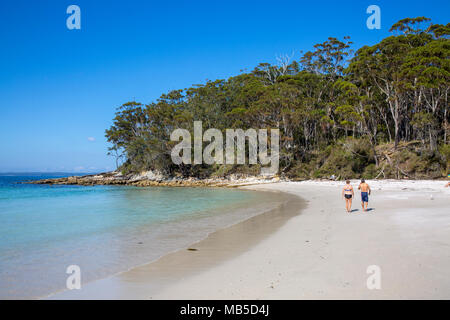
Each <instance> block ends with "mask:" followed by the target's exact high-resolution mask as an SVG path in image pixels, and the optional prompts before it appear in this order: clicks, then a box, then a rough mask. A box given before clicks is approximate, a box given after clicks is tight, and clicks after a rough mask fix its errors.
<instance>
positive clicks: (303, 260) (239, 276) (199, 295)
mask: <svg viewBox="0 0 450 320" xmlns="http://www.w3.org/2000/svg"><path fill="white" fill-rule="evenodd" d="M367 182H368V183H369V185H370V186H371V188H372V195H371V196H370V202H369V208H370V209H371V210H370V211H368V212H362V210H361V205H360V201H359V200H360V195H359V192H358V191H357V190H356V189H357V188H356V187H357V185H358V183H359V181H356V180H353V181H352V184H353V186H354V187H355V191H356V192H355V200H354V202H353V209H358V210H357V211H354V212H352V213H351V214H348V213H347V212H346V211H345V208H344V201H343V200H342V198H341V188H342V186H343V182H332V181H330V182H328V181H326V182H319V181H306V182H280V183H272V184H261V185H252V186H245V187H243V188H251V189H255V190H271V191H278V192H279V191H281V192H287V193H290V194H293V195H297V196H299V197H301V198H302V199H304V201H303V202H301V201H300V202H297V203H293V204H292V205H291V207H287V208H284V209H283V210H284V211H283V210H280V211H279V212H276V214H278V215H284V214H286V212H287V211H286V210H289V211H292V210H295V211H300V214H299V215H296V216H293V217H290V218H289V219H286V220H283V221H281V220H277V219H276V215H274V214H272V215H271V216H266V217H265V218H264V219H263V220H261V219H262V218H260V220H258V219H255V218H258V217H255V218H253V219H254V220H253V222H248V221H247V223H246V222H242V223H240V224H238V225H235V226H233V227H230V228H227V229H224V230H221V231H218V232H216V233H214V234H211V235H210V237H209V239H205V240H203V241H202V242H200V243H198V244H194V245H193V246H192V247H193V248H195V249H197V251H188V250H181V251H179V252H175V253H172V254H170V255H168V256H165V257H163V258H161V259H160V260H158V261H156V262H154V263H151V264H148V265H145V266H140V267H137V268H135V269H132V270H130V271H127V272H124V273H122V274H119V275H116V276H113V277H110V278H108V279H103V280H100V281H96V282H94V283H89V284H87V285H85V286H83V288H82V289H81V290H72V291H66V292H64V293H61V294H57V295H54V296H52V297H50V298H52V299H71V298H76V299H91V298H99V299H102V298H119V299H450V210H449V208H448V207H449V204H450V188H444V185H445V182H444V181H403V180H402V181H395V180H381V181H370V180H369V181H367ZM271 219H272V220H271ZM271 224H273V225H276V228H274V229H273V230H269V229H268V228H267V227H264V226H265V225H271ZM241 240H242V241H241ZM372 265H376V266H378V267H379V268H380V271H381V273H380V275H381V278H380V279H381V288H380V289H373V290H369V289H368V288H367V285H366V281H367V278H368V277H369V276H370V274H368V273H367V268H368V267H369V266H372Z"/></svg>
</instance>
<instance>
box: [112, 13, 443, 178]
mask: <svg viewBox="0 0 450 320" xmlns="http://www.w3.org/2000/svg"><path fill="white" fill-rule="evenodd" d="M391 31H392V32H394V33H395V34H394V35H392V36H389V37H387V38H385V39H382V40H381V41H380V42H379V43H377V44H374V45H372V46H363V47H362V48H360V49H359V50H357V51H356V53H355V55H352V54H353V49H352V48H351V44H352V43H351V42H350V40H349V37H344V39H343V41H340V40H338V39H336V38H328V40H327V41H325V42H323V43H319V44H317V45H315V46H314V50H313V51H308V52H306V53H304V54H303V55H302V57H300V59H299V60H298V61H292V62H291V61H290V60H289V57H287V56H285V57H279V58H278V62H279V63H278V64H277V65H271V64H269V63H261V64H259V65H258V66H257V67H256V68H255V69H254V70H253V71H251V72H249V73H241V74H239V75H236V76H234V77H230V78H229V79H226V80H223V79H219V80H216V81H208V82H206V83H205V84H199V85H194V86H192V87H191V88H187V89H184V90H173V91H170V92H168V93H166V94H163V95H161V97H160V98H159V99H158V100H157V101H155V102H152V103H150V104H147V105H144V104H141V103H139V102H135V101H132V102H128V103H125V104H124V105H122V106H120V107H119V108H118V110H117V113H116V116H115V118H114V120H113V125H112V126H111V128H109V129H108V130H106V137H107V139H108V141H109V142H110V143H111V145H112V146H111V148H110V149H109V154H110V155H113V156H115V157H116V159H117V162H118V165H120V169H121V170H122V171H123V172H125V173H133V172H139V171H143V170H149V169H156V170H159V171H162V172H164V173H166V174H170V175H181V176H196V177H209V176H221V177H223V176H228V175H230V174H252V175H256V174H258V173H259V169H260V167H259V166H258V165H239V166H237V165H209V166H208V165H184V164H182V165H175V164H173V163H172V161H171V157H170V151H171V149H172V147H173V146H174V145H175V144H176V143H174V142H171V141H170V134H171V132H173V130H174V129H176V128H184V129H187V130H189V131H190V132H191V134H193V122H194V121H202V122H203V127H204V130H206V129H207V128H217V129H219V130H221V131H222V132H223V133H224V132H225V130H226V129H227V128H242V129H244V130H246V129H248V128H254V129H261V128H278V129H280V165H281V167H280V172H281V173H282V174H284V175H286V176H288V177H291V178H294V179H308V178H328V177H330V176H331V175H334V176H337V177H339V178H340V179H344V178H350V177H361V176H364V177H367V178H371V177H378V176H380V175H381V177H399V176H405V175H406V176H408V175H409V176H411V177H419V176H420V177H426V176H428V177H436V176H438V175H440V174H442V171H445V170H448V163H449V146H448V143H449V141H448V138H447V136H446V135H445V130H448V129H446V128H449V125H448V123H449V120H450V119H449V112H448V93H449V82H450V59H449V58H450V40H449V34H450V25H449V24H447V25H437V24H432V23H431V21H430V20H429V19H428V18H425V17H418V18H406V19H402V20H400V21H399V22H397V23H396V24H394V25H393V26H392V28H391ZM350 57H352V58H351V59H350V60H348V59H349V58H350ZM411 141H414V143H413V144H412V145H407V146H405V147H403V149H401V147H400V146H402V145H403V144H402V143H405V142H406V143H407V142H411ZM416 142H417V143H416ZM391 145H392V148H391ZM438 146H440V147H439V148H438ZM391 149H392V150H391ZM446 167H447V169H445V168H446ZM402 171H403V173H402ZM439 172H441V173H439Z"/></svg>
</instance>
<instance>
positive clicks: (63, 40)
mask: <svg viewBox="0 0 450 320" xmlns="http://www.w3.org/2000/svg"><path fill="white" fill-rule="evenodd" d="M71 4H76V5H78V6H79V7H80V8H81V30H68V29H67V27H66V19H67V17H68V16H69V15H68V14H66V8H67V7H68V6H69V5H71ZM371 4H377V5H379V6H380V8H381V30H369V29H367V28H366V19H367V17H368V14H366V8H367V7H368V6H369V5H371ZM449 12H450V1H433V0H428V1H414V0H413V1H376V0H370V1H361V0H358V1H356V0H355V1H336V0H334V1H300V0H296V1H284V0H279V1H265V0H258V1H245V0H240V1H234V0H227V1H213V0H209V1H194V0H190V1H158V2H156V1H136V0H127V1H120V0H117V1H95V0H89V1H82V0H72V1H63V0H58V1H56V0H55V1H45V0H40V1H29V0H28V1H23V0H14V1H13V0H2V1H1V2H0V46H1V50H0V98H1V99H0V110H1V113H0V172H7V171H16V172H17V171H65V172H72V171H103V170H109V169H113V167H114V161H113V159H111V158H109V157H108V156H106V152H107V147H108V143H107V142H106V139H105V138H104V130H105V129H106V128H108V127H109V126H110V125H111V123H112V119H113V117H114V113H115V109H116V107H118V106H119V105H121V104H122V103H124V102H127V101H130V100H133V99H136V100H137V101H140V102H143V103H149V102H151V101H153V100H155V99H156V98H158V97H159V95H160V94H161V93H163V92H167V91H168V90H171V89H179V88H186V87H188V86H190V85H191V84H196V83H204V82H205V80H206V79H217V78H221V79H223V78H227V77H229V76H232V75H236V74H238V73H239V71H240V70H241V69H247V70H251V69H252V68H253V67H254V66H256V65H257V64H258V63H259V62H271V63H274V62H275V57H276V55H278V54H290V53H291V52H295V56H294V58H296V59H298V58H299V56H300V54H299V51H300V50H305V51H306V50H311V49H312V46H313V45H314V44H316V43H320V42H323V41H325V40H326V39H327V37H329V36H333V37H339V38H342V37H343V36H345V35H350V36H351V38H352V41H354V43H355V44H354V47H355V48H358V47H360V46H362V45H364V44H374V43H376V42H378V41H379V40H381V39H382V38H383V37H385V36H387V35H388V29H389V27H390V26H391V25H392V24H393V23H394V22H396V21H398V20H399V19H402V18H405V17H416V16H427V17H429V18H432V20H433V22H435V23H447V22H449V20H450V19H449Z"/></svg>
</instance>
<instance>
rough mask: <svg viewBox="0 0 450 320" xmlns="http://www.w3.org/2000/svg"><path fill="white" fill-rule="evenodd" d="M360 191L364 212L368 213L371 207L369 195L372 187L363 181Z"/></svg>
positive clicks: (359, 187)
mask: <svg viewBox="0 0 450 320" xmlns="http://www.w3.org/2000/svg"><path fill="white" fill-rule="evenodd" d="M358 190H361V207H362V209H363V211H367V206H368V205H369V195H370V191H371V190H370V187H369V185H368V184H367V183H366V180H364V179H361V183H360V184H359V186H358Z"/></svg>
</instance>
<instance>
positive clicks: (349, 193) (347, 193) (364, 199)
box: [342, 179, 370, 213]
mask: <svg viewBox="0 0 450 320" xmlns="http://www.w3.org/2000/svg"><path fill="white" fill-rule="evenodd" d="M345 183H346V185H345V186H344V188H343V189H342V198H344V199H345V209H347V212H348V213H350V212H351V209H352V200H353V197H354V196H355V192H354V191H353V186H352V185H351V184H350V180H346V181H345ZM358 190H361V207H362V209H363V211H367V206H368V204H369V195H370V187H369V185H368V184H367V183H366V181H365V180H364V179H361V183H360V184H359V186H358Z"/></svg>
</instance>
